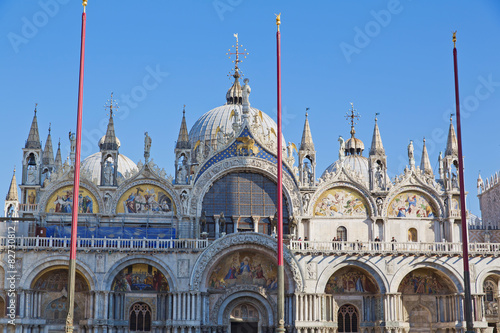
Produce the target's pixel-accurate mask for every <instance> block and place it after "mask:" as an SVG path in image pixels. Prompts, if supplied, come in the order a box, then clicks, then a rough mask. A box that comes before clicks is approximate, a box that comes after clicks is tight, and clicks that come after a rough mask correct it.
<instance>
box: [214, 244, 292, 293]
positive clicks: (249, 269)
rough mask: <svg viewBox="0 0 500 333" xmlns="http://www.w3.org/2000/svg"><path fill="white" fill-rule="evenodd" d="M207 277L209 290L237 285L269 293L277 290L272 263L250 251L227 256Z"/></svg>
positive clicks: (276, 276)
mask: <svg viewBox="0 0 500 333" xmlns="http://www.w3.org/2000/svg"><path fill="white" fill-rule="evenodd" d="M208 276H209V279H208V286H207V287H208V288H209V289H226V288H231V287H234V286H237V285H253V286H259V287H263V288H265V289H267V290H269V291H271V290H276V289H277V288H278V270H277V266H276V264H275V263H274V261H273V260H271V258H269V257H268V256H266V255H263V254H260V253H255V252H252V251H244V250H243V251H236V252H233V253H231V254H228V255H227V256H225V257H223V258H222V259H221V260H220V261H219V262H218V263H217V264H216V265H215V266H214V268H213V269H212V271H211V272H210V274H209V275H208ZM285 281H286V278H285ZM285 289H286V287H285Z"/></svg>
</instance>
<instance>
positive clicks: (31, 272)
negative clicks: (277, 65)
mask: <svg viewBox="0 0 500 333" xmlns="http://www.w3.org/2000/svg"><path fill="white" fill-rule="evenodd" d="M64 267H68V258H67V256H66V257H65V256H54V257H52V258H51V259H50V260H48V261H45V262H43V263H42V264H40V265H38V266H34V267H32V268H31V269H28V270H27V271H25V272H23V273H24V274H23V275H22V277H21V280H20V281H19V286H20V288H23V289H31V285H32V284H33V282H34V281H35V280H36V279H37V278H38V277H40V276H41V275H42V274H44V273H45V272H48V271H50V270H54V269H58V268H64ZM66 269H67V268H66ZM76 270H77V271H78V272H79V273H80V274H81V275H82V276H83V278H84V279H85V281H86V282H87V284H88V286H89V290H95V288H96V285H97V278H96V276H95V275H94V272H93V270H92V269H91V268H90V267H89V266H87V265H86V264H85V263H84V262H81V261H79V260H78V259H77V260H76Z"/></svg>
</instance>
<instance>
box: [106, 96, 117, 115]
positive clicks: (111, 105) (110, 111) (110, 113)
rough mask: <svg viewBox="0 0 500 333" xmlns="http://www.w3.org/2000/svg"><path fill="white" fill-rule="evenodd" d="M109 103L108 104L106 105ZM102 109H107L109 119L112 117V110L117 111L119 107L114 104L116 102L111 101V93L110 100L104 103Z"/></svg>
mask: <svg viewBox="0 0 500 333" xmlns="http://www.w3.org/2000/svg"><path fill="white" fill-rule="evenodd" d="M108 103H109V104H108ZM113 103H115V105H113ZM104 108H105V109H107V108H109V117H110V118H112V117H113V108H115V109H119V108H120V107H119V106H118V103H116V100H115V99H113V92H111V97H110V99H108V101H107V102H106V104H104Z"/></svg>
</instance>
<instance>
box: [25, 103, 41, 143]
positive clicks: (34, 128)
mask: <svg viewBox="0 0 500 333" xmlns="http://www.w3.org/2000/svg"><path fill="white" fill-rule="evenodd" d="M37 106H38V103H35V115H34V116H33V121H32V122H31V128H30V133H29V134H28V140H26V145H25V146H24V148H31V149H42V145H41V144H40V136H39V135H38V120H37V118H36V111H37V110H36V108H37Z"/></svg>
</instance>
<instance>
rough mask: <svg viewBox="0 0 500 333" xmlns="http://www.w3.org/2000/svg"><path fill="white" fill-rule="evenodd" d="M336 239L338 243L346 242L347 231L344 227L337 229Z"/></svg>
mask: <svg viewBox="0 0 500 333" xmlns="http://www.w3.org/2000/svg"><path fill="white" fill-rule="evenodd" d="M337 239H338V240H340V241H344V242H345V241H347V229H346V228H345V227H338V228H337Z"/></svg>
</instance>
